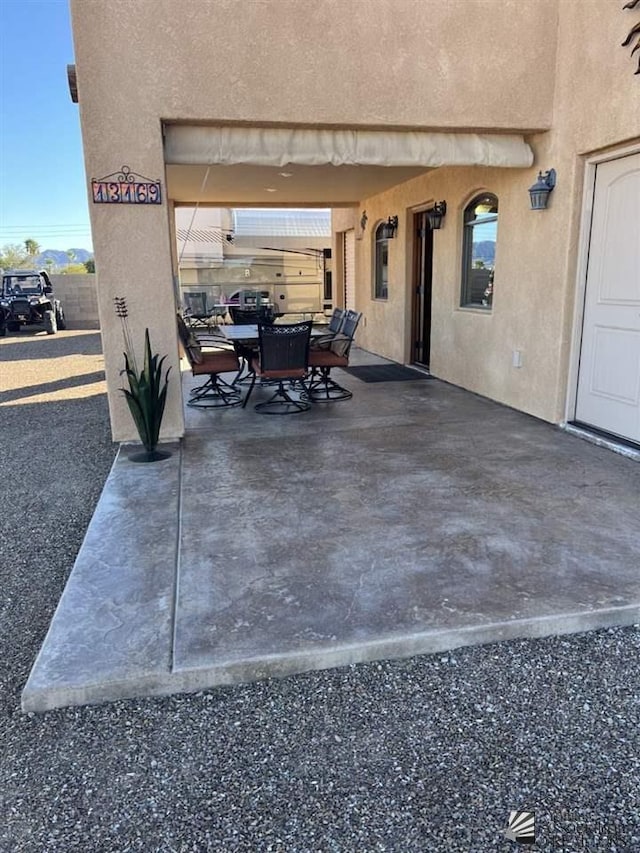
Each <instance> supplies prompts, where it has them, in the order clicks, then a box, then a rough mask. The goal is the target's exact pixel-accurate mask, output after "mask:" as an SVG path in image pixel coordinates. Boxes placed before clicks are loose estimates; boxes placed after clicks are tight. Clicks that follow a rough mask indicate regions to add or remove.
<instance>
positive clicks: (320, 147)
mask: <svg viewBox="0 0 640 853" xmlns="http://www.w3.org/2000/svg"><path fill="white" fill-rule="evenodd" d="M165 162H166V163H168V164H170V165H195V164H202V165H224V166H231V165H237V164H247V165H248V164H251V165H254V166H278V167H283V166H287V165H289V164H297V165H304V166H321V165H327V164H328V165H332V166H404V167H416V166H424V167H425V168H432V169H433V168H436V167H437V166H506V167H512V168H513V167H516V168H526V167H528V166H531V164H532V163H533V152H532V151H531V148H529V146H528V145H527V143H526V142H525V141H524V139H523V138H522V136H519V135H516V134H509V135H501V134H497V133H437V132H426V131H425V132H423V131H406V132H404V131H397V130H389V131H385V130H308V129H306V128H305V129H300V128H263V127H209V126H200V125H168V126H167V127H166V128H165Z"/></svg>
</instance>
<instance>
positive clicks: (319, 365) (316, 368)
mask: <svg viewBox="0 0 640 853" xmlns="http://www.w3.org/2000/svg"><path fill="white" fill-rule="evenodd" d="M361 317H362V314H361V313H360V312H359V311H346V312H345V315H344V318H343V320H342V327H341V330H340V331H339V332H338V333H337V334H335V335H334V336H333V337H332V339H331V340H330V341H329V343H328V347H326V348H321V349H312V350H311V351H310V352H309V367H310V368H311V379H310V381H309V386H308V387H309V397H310V398H311V400H313V402H314V403H334V402H337V401H338V400H349V399H350V398H351V397H353V394H352V393H351V391H349V389H348V388H344V387H343V386H342V385H339V384H338V383H337V382H335V381H334V380H333V379H332V378H331V376H330V373H331V368H332V367H348V366H349V351H350V349H351V344H352V343H353V338H354V335H355V333H356V329H357V328H358V323H359V322H360V318H361Z"/></svg>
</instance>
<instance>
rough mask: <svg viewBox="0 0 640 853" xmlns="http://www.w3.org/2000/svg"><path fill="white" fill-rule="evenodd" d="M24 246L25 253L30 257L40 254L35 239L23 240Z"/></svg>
mask: <svg viewBox="0 0 640 853" xmlns="http://www.w3.org/2000/svg"><path fill="white" fill-rule="evenodd" d="M24 247H25V249H26V250H27V255H29V257H30V258H35V256H36V255H39V254H40V245H39V243H37V242H36V241H35V240H31V239H28V240H25V241H24Z"/></svg>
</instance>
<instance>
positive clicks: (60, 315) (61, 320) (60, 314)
mask: <svg viewBox="0 0 640 853" xmlns="http://www.w3.org/2000/svg"><path fill="white" fill-rule="evenodd" d="M56 323H57V324H58V329H59V330H60V331H62V330H63V329H66V328H67V321H66V319H65V316H64V311H63V310H62V305H60V306H59V307H58V309H57V311H56Z"/></svg>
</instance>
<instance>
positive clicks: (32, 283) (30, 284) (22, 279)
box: [0, 270, 67, 335]
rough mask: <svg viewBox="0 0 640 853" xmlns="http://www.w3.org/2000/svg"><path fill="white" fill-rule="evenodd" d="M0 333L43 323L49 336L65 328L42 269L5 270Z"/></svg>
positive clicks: (1, 292)
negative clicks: (40, 270)
mask: <svg viewBox="0 0 640 853" xmlns="http://www.w3.org/2000/svg"><path fill="white" fill-rule="evenodd" d="M0 315H1V316H0V335H4V334H6V332H7V330H8V331H10V332H18V331H20V326H42V328H43V329H44V330H45V331H46V333H47V334H48V335H55V333H56V332H57V331H58V329H66V327H67V324H66V322H65V319H64V311H63V310H62V305H61V303H60V300H59V299H54V296H53V287H52V285H51V280H50V278H49V276H48V275H47V273H46V272H44V270H43V271H42V272H38V271H37V270H5V272H3V274H2V288H1V289H0Z"/></svg>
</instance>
